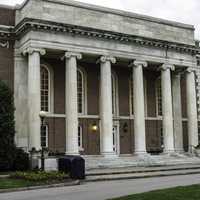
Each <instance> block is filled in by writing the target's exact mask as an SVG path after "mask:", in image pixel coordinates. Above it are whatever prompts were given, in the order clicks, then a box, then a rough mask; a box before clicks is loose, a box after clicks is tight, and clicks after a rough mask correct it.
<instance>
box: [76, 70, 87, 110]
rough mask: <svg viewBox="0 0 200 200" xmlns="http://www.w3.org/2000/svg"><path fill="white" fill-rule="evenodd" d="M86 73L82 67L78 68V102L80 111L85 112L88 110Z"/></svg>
mask: <svg viewBox="0 0 200 200" xmlns="http://www.w3.org/2000/svg"><path fill="white" fill-rule="evenodd" d="M84 75H85V73H84V72H83V70H81V69H80V68H79V69H78V70H77V98H78V99H77V100H78V102H77V104H78V113H79V114H84V113H85V111H86V108H85V107H86V88H85V87H86V80H85V76H84Z"/></svg>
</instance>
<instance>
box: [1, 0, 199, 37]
mask: <svg viewBox="0 0 200 200" xmlns="http://www.w3.org/2000/svg"><path fill="white" fill-rule="evenodd" d="M79 1H81V2H86V3H92V4H97V5H101V6H105V7H111V8H117V9H121V10H127V11H131V12H135V13H139V14H145V15H150V16H153V17H158V18H163V19H168V20H174V21H178V22H183V23H187V24H193V25H195V28H196V32H195V38H196V39H199V40H200V1H199V0H152V1H150V0H79ZM21 2H23V0H0V4H7V5H15V4H17V3H18V4H19V3H21Z"/></svg>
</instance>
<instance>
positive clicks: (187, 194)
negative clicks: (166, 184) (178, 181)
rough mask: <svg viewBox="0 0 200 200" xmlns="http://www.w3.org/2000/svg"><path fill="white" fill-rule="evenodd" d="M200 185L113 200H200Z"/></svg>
mask: <svg viewBox="0 0 200 200" xmlns="http://www.w3.org/2000/svg"><path fill="white" fill-rule="evenodd" d="M199 199H200V185H192V186H185V187H176V188H171V189H164V190H156V191H152V192H146V193H142V194H134V195H130V196H126V197H120V198H116V199H113V200H199Z"/></svg>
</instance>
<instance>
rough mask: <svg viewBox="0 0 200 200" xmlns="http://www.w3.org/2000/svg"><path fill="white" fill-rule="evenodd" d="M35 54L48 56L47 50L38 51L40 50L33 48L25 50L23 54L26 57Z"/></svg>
mask: <svg viewBox="0 0 200 200" xmlns="http://www.w3.org/2000/svg"><path fill="white" fill-rule="evenodd" d="M34 52H38V53H40V55H42V56H43V55H45V54H46V50H45V49H38V48H32V47H28V48H27V49H26V50H24V51H23V52H22V54H23V55H24V56H25V55H27V54H29V55H32V54H33V53H34Z"/></svg>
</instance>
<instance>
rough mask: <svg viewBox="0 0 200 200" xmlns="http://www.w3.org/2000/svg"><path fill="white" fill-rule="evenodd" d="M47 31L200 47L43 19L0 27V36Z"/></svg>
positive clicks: (167, 46) (187, 49) (186, 48)
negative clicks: (4, 27)
mask: <svg viewBox="0 0 200 200" xmlns="http://www.w3.org/2000/svg"><path fill="white" fill-rule="evenodd" d="M31 30H32V31H47V32H54V33H55V32H61V33H64V34H70V35H80V36H84V37H91V38H98V39H106V40H114V41H119V42H123V43H134V44H137V45H140V46H149V47H156V48H161V49H172V50H175V51H177V52H185V53H188V54H192V55H194V54H197V53H200V49H199V48H197V47H196V46H195V45H186V44H182V43H175V42H168V41H165V40H156V39H150V38H145V37H140V36H134V35H128V34H122V33H119V32H112V31H105V30H100V29H94V28H88V27H83V26H75V25H70V24H63V23H56V22H49V21H45V20H38V19H31V18H24V20H22V21H21V22H20V23H19V24H18V25H17V26H16V27H12V28H10V29H6V31H5V30H2V28H1V27H0V36H1V35H2V34H3V36H4V37H6V38H11V37H12V38H16V39H19V38H21V37H22V36H23V35H24V34H25V33H27V32H29V31H31Z"/></svg>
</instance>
